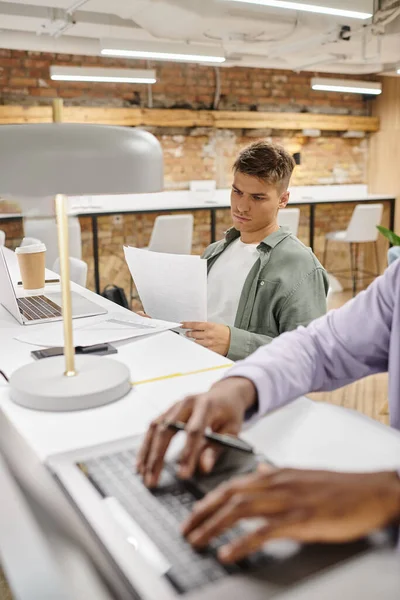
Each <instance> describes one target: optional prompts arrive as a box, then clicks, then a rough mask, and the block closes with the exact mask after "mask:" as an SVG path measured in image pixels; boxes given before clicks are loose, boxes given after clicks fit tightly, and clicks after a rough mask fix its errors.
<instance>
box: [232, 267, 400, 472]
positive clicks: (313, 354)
mask: <svg viewBox="0 0 400 600" xmlns="http://www.w3.org/2000/svg"><path fill="white" fill-rule="evenodd" d="M386 371H388V372H389V406H390V422H391V425H392V427H394V428H396V429H398V430H400V259H399V260H397V261H396V262H394V263H393V264H392V265H391V266H390V267H389V268H388V269H387V270H386V272H385V273H384V275H383V276H381V277H379V278H378V279H376V280H375V281H374V282H373V283H372V284H371V285H370V286H369V288H368V289H367V290H366V291H364V292H361V293H360V294H359V295H358V296H357V297H356V298H354V299H353V300H351V301H350V302H348V303H347V304H345V305H344V306H343V307H342V308H340V309H338V310H335V311H331V312H330V313H328V314H327V315H325V316H323V317H321V318H319V319H317V320H316V321H313V322H312V323H311V324H310V325H309V326H308V327H306V328H305V327H299V328H298V329H296V330H295V331H292V332H289V333H284V334H283V335H280V336H279V337H278V338H276V339H275V340H273V342H272V343H271V344H269V345H268V346H263V347H261V348H259V349H258V350H257V351H256V352H254V354H252V355H251V356H249V357H248V358H247V359H245V360H243V361H241V362H238V363H236V365H235V366H234V367H233V368H232V369H231V370H230V371H229V373H228V374H227V375H228V376H242V377H247V378H248V379H250V380H251V381H252V382H253V383H254V385H255V386H256V388H257V391H258V411H257V413H256V415H254V417H253V418H254V419H255V418H259V417H261V416H262V415H265V414H266V413H268V412H269V411H271V410H273V409H276V408H278V407H280V406H283V405H284V404H287V403H288V402H290V401H292V400H294V399H296V398H298V397H299V396H302V395H303V394H307V393H308V392H316V391H329V390H334V389H336V388H339V387H341V386H344V385H346V384H348V383H352V382H353V381H356V380H357V379H361V378H362V377H366V376H367V375H372V374H373V373H381V372H386ZM252 420H253V419H252ZM399 466H400V456H399Z"/></svg>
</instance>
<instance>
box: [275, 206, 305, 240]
mask: <svg viewBox="0 0 400 600" xmlns="http://www.w3.org/2000/svg"><path fill="white" fill-rule="evenodd" d="M299 223H300V209H299V208H282V209H281V210H280V211H279V212H278V225H279V227H288V228H289V229H290V233H293V235H295V236H296V237H297V234H298V231H299Z"/></svg>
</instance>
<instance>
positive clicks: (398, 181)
mask: <svg viewBox="0 0 400 600" xmlns="http://www.w3.org/2000/svg"><path fill="white" fill-rule="evenodd" d="M374 116H376V117H378V118H379V119H380V130H379V131H378V132H376V133H374V134H373V135H372V136H371V140H370V155H369V164H368V185H369V189H370V192H372V193H374V192H377V193H383V194H393V195H394V196H396V198H397V202H396V226H395V228H396V230H397V232H398V233H399V232H400V77H384V78H383V93H382V95H381V96H379V98H377V100H376V103H375V106H374Z"/></svg>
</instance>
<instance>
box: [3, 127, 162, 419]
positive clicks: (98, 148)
mask: <svg viewBox="0 0 400 600" xmlns="http://www.w3.org/2000/svg"><path fill="white" fill-rule="evenodd" d="M162 187H163V159H162V150H161V146H160V144H159V142H158V141H157V139H156V138H155V137H154V136H153V135H151V134H150V133H147V132H146V131H141V130H137V129H131V128H125V127H110V126H103V125H81V124H70V123H46V124H37V125H2V126H1V127H0V194H1V195H4V196H12V197H14V198H25V199H29V201H30V202H35V199H37V200H39V199H40V198H44V197H48V196H55V203H56V216H57V229H58V243H59V252H60V270H61V288H62V299H63V302H62V304H63V307H62V308H63V322H64V346H65V347H64V357H62V356H61V357H54V358H47V359H44V360H39V361H37V362H34V363H30V364H27V365H25V366H23V367H21V368H20V369H18V370H17V371H15V372H14V373H13V374H12V376H11V378H10V388H11V398H12V400H13V401H14V402H16V403H17V404H20V405H22V406H25V407H27V408H32V409H36V410H51V411H66V410H80V409H86V408H94V407H97V406H101V405H104V404H108V403H109V402H113V401H114V400H117V399H119V398H121V397H122V396H124V395H125V394H127V393H128V391H129V389H130V373H129V369H128V368H127V367H126V366H125V365H124V364H122V363H120V362H118V361H116V360H112V359H109V358H105V357H99V356H81V355H78V356H74V344H73V334H72V310H71V290H70V277H69V260H68V217H67V212H66V201H67V198H66V196H83V195H89V196H91V195H95V194H128V193H141V192H158V191H160V190H161V189H162Z"/></svg>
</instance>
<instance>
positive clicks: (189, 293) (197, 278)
mask: <svg viewBox="0 0 400 600" xmlns="http://www.w3.org/2000/svg"><path fill="white" fill-rule="evenodd" d="M124 251H125V259H126V262H127V264H128V267H129V270H130V272H131V275H132V278H133V280H134V282H135V285H136V288H137V290H138V293H139V296H140V299H141V301H142V304H143V307H144V310H145V311H146V313H147V314H148V315H150V316H151V317H154V318H157V319H164V320H166V321H179V322H180V323H181V322H183V321H207V261H205V260H203V259H201V258H200V257H199V256H190V255H181V254H164V253H161V252H149V251H148V250H141V249H139V248H132V247H130V246H129V247H126V246H125V247H124Z"/></svg>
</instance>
